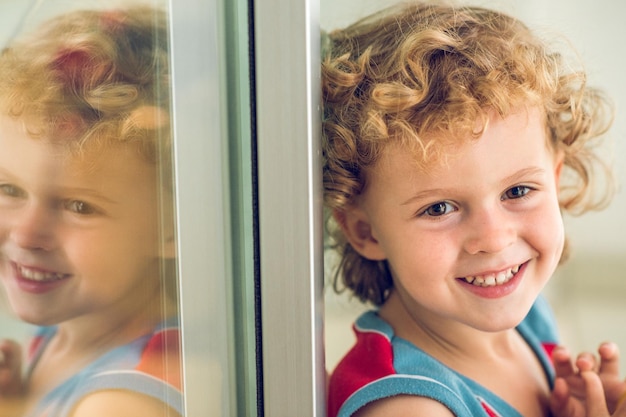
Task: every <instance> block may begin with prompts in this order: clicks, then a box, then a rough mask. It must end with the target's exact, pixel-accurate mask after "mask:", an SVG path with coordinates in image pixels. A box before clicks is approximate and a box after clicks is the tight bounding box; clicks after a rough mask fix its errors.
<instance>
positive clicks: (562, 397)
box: [550, 378, 571, 417]
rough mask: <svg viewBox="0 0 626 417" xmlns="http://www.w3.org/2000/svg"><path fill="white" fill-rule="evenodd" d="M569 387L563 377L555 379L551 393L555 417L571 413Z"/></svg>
mask: <svg viewBox="0 0 626 417" xmlns="http://www.w3.org/2000/svg"><path fill="white" fill-rule="evenodd" d="M568 399H569V388H568V386H567V382H566V381H565V379H563V378H556V379H555V380H554V388H553V389H552V394H551V395H550V410H552V415H553V416H554V417H559V416H568V415H571V413H569V410H568Z"/></svg>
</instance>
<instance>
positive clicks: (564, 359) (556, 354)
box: [552, 346, 576, 378]
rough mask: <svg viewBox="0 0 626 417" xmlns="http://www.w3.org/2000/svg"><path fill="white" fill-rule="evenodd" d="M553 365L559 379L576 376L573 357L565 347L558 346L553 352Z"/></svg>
mask: <svg viewBox="0 0 626 417" xmlns="http://www.w3.org/2000/svg"><path fill="white" fill-rule="evenodd" d="M552 363H553V364H554V371H555V372H556V376H557V377H563V378H567V377H568V376H572V375H575V374H576V370H575V369H574V365H573V362H572V355H571V354H570V353H569V351H568V350H567V348H565V347H564V346H558V347H556V348H555V349H554V351H553V352H552Z"/></svg>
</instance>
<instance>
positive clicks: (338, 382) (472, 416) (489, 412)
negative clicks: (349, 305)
mask: <svg viewBox="0 0 626 417" xmlns="http://www.w3.org/2000/svg"><path fill="white" fill-rule="evenodd" d="M517 330H518V332H519V333H520V335H521V336H522V337H523V338H524V340H525V341H526V343H528V345H529V346H530V347H531V349H532V350H533V352H534V353H535V355H536V356H537V358H538V359H539V361H540V362H541V364H542V366H543V368H544V371H545V373H546V376H547V377H548V379H549V381H550V384H552V382H553V380H554V370H553V367H552V362H551V359H550V358H551V353H552V350H553V349H554V347H555V346H556V344H557V340H558V339H557V332H556V324H555V321H554V318H553V315H552V311H551V310H550V307H549V306H548V304H547V302H546V301H545V299H544V298H541V297H540V298H539V299H538V300H537V301H536V302H535V304H534V305H533V307H532V309H531V310H530V312H529V313H528V315H527V316H526V318H525V319H524V320H523V321H522V323H521V324H520V325H519V326H518V327H517ZM354 331H355V333H356V338H357V341H356V344H355V345H354V347H353V348H352V349H351V350H350V351H349V352H348V353H347V355H346V356H345V357H344V358H343V359H342V360H341V361H340V363H339V365H338V366H337V368H336V369H335V370H334V371H333V373H332V375H331V379H330V384H329V393H328V417H349V416H352V415H353V414H354V413H355V412H356V411H357V410H359V409H360V408H361V407H363V406H365V405H367V404H369V403H371V402H373V401H376V400H380V399H383V398H387V397H391V396H394V395H401V394H405V395H416V396H421V397H428V398H432V399H434V400H436V401H439V402H440V403H442V404H443V405H445V406H446V407H448V409H450V410H451V411H452V412H453V413H454V414H455V415H456V416H458V417H476V416H489V417H495V416H501V417H504V416H506V417H513V416H516V417H522V416H521V414H520V413H519V412H518V411H517V410H515V409H514V408H513V407H512V406H511V405H509V404H508V403H506V402H505V401H504V400H502V399H501V398H499V397H498V396H497V395H495V394H494V393H492V392H491V391H489V390H487V389H486V388H484V387H483V386H481V385H480V384H478V383H476V382H475V381H473V380H471V379H469V378H467V377H465V376H464V375H462V374H460V373H458V372H456V371H454V370H453V369H451V368H449V367H447V366H445V365H444V364H442V363H441V362H439V361H438V360H436V359H435V358H433V357H432V356H430V355H428V354H426V353H425V352H424V351H422V350H421V349H419V348H418V347H416V346H415V345H413V344H412V343H410V342H408V341H406V340H404V339H402V338H400V337H398V336H395V335H394V333H393V329H392V328H391V326H389V324H388V323H387V322H385V321H384V320H383V319H381V318H380V317H379V316H378V314H377V313H376V312H375V311H369V312H366V313H364V314H363V315H361V316H360V317H359V318H358V319H357V321H356V323H355V325H354Z"/></svg>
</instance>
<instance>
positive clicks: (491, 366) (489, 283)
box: [322, 2, 610, 417]
mask: <svg viewBox="0 0 626 417" xmlns="http://www.w3.org/2000/svg"><path fill="white" fill-rule="evenodd" d="M327 45H328V51H327V53H326V54H325V56H324V58H323V66H322V82H323V101H324V120H323V134H324V138H323V151H324V157H325V164H324V186H325V201H326V205H327V207H328V209H329V210H330V211H331V212H332V217H333V218H332V219H331V223H330V226H331V227H332V226H335V227H334V228H332V229H331V233H332V238H333V239H334V241H335V243H336V249H337V250H338V253H339V255H340V259H341V260H340V264H339V270H338V274H337V279H338V280H340V281H339V282H336V283H335V284H336V286H337V287H342V286H343V287H345V288H347V289H349V290H350V291H351V292H352V293H353V294H354V295H355V296H356V297H358V298H359V299H360V300H362V301H364V302H370V303H373V304H374V305H376V306H378V308H377V309H376V310H374V311H370V312H367V313H365V314H363V315H362V316H361V317H360V318H359V319H358V320H357V322H356V323H355V332H356V335H357V342H356V344H355V346H354V347H353V348H352V349H351V350H350V351H349V352H348V354H347V355H346V356H345V358H344V359H343V360H342V361H341V362H340V363H339V365H338V366H337V368H336V369H335V370H334V372H333V374H332V376H331V380H330V387H329V405H328V408H329V416H330V417H335V416H341V417H347V416H357V415H358V416H359V417H365V416H367V417H370V416H389V415H402V416H424V415H428V416H452V415H455V416H468V417H470V416H472V417H475V416H480V415H485V416H507V417H508V416H526V417H529V416H548V415H550V409H549V408H550V391H551V388H552V385H553V381H554V376H555V374H554V369H553V366H552V363H551V357H550V355H551V352H552V350H553V349H554V348H555V346H556V345H557V343H558V339H557V333H556V327H555V323H554V319H553V317H552V315H551V312H550V309H549V307H548V305H547V304H546V301H545V300H544V299H543V298H542V297H541V291H542V289H543V288H544V286H545V284H546V283H547V282H548V280H549V279H550V277H551V276H552V274H553V273H554V271H555V269H556V268H557V266H558V265H559V263H560V262H561V261H562V259H564V249H565V247H566V239H565V233H564V228H563V221H562V217H561V211H562V210H571V211H574V212H581V211H586V210H590V209H593V208H598V207H600V206H602V205H603V204H604V203H605V202H606V200H607V199H608V191H607V193H606V194H605V193H603V190H591V187H590V186H589V178H590V177H591V176H592V175H593V168H592V167H593V166H594V164H595V163H596V162H599V161H598V160H597V159H596V158H595V156H594V155H593V154H592V153H591V152H590V151H589V150H588V147H587V145H588V144H589V142H590V141H592V140H593V139H595V138H597V137H599V136H601V135H602V134H603V133H604V132H605V131H606V129H607V128H608V125H609V119H610V117H608V116H610V106H609V105H608V104H607V102H606V101H605V100H604V99H603V97H602V95H601V94H600V93H598V92H597V91H595V90H593V89H590V88H588V87H586V86H585V77H584V73H582V72H576V71H572V70H570V69H569V68H570V67H569V66H568V64H566V63H564V62H563V59H562V56H561V55H559V54H558V53H556V52H553V51H551V50H550V49H549V48H548V45H546V44H544V43H543V42H542V41H540V40H539V39H538V38H536V37H535V36H534V35H533V34H532V33H531V32H530V31H529V30H528V29H527V28H526V27H525V26H524V25H523V24H522V23H520V22H519V21H517V20H515V19H513V18H511V17H509V16H507V15H504V14H501V13H499V12H495V11H490V10H486V9H483V8H477V7H476V8H474V7H452V6H446V5H442V4H441V3H437V4H428V3H420V2H409V3H407V4H404V5H402V6H396V7H393V8H390V9H388V10H385V11H382V12H380V13H378V14H375V15H373V16H370V17H368V18H365V19H363V20H362V21H359V22H357V23H355V24H354V25H352V26H349V27H347V28H346V29H344V30H338V31H334V32H331V33H330V34H329V39H328V41H327ZM598 166H599V167H603V165H602V164H601V163H600V164H599V165H598ZM607 190H608V189H607ZM592 191H593V193H595V192H598V193H597V194H595V195H592V194H593V193H592ZM595 197H599V199H595Z"/></svg>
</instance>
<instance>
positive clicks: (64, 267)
mask: <svg viewBox="0 0 626 417" xmlns="http://www.w3.org/2000/svg"><path fill="white" fill-rule="evenodd" d="M0 16H2V23H3V25H0V26H2V28H3V31H2V34H1V36H2V42H3V46H4V47H5V50H4V53H3V54H2V56H0V74H1V76H0V284H1V289H2V297H3V298H2V316H1V317H0V329H1V331H2V334H0V339H2V342H0V353H1V354H0V376H1V381H2V382H1V385H0V398H2V399H1V400H0V410H3V411H2V412H4V411H6V410H9V411H7V413H8V415H24V416H26V415H27V416H34V417H39V416H43V415H46V416H74V417H80V416H94V415H96V414H94V412H96V411H97V413H98V415H99V413H104V414H106V415H117V414H118V411H117V410H136V413H135V414H136V415H164V416H165V415H167V416H180V415H184V414H185V400H184V398H183V377H184V374H183V362H182V360H181V359H182V358H181V356H182V355H181V331H180V329H181V326H180V324H181V318H180V314H179V311H180V308H179V283H178V278H177V276H178V271H179V270H180V268H179V263H180V262H179V261H180V258H181V257H180V252H179V251H178V247H179V239H178V233H177V210H176V209H175V207H176V205H175V200H176V197H177V187H176V186H175V180H174V164H173V160H174V146H173V123H172V120H173V116H172V111H171V108H172V99H171V98H172V94H171V91H172V88H171V87H172V86H171V82H170V80H171V65H170V64H171V60H170V29H169V26H170V23H169V22H170V13H169V11H168V9H167V4H166V3H165V2H157V1H154V2H152V3H145V2H144V3H142V5H133V4H132V3H129V2H124V3H117V4H116V3H112V2H88V1H73V2H70V1H56V2H55V1H34V2H27V3H25V2H21V1H6V2H3V4H2V9H1V12H0ZM5 23H6V25H5ZM205 323H206V322H205ZM208 353H209V352H206V353H205V355H207V354H208ZM204 359H205V361H204V362H206V363H209V364H210V363H212V362H211V361H210V360H209V359H207V357H206V356H205V357H204ZM216 363H217V365H215V366H214V368H216V370H215V371H214V372H212V375H221V372H220V369H219V366H220V365H219V362H218V361H216ZM226 373H227V372H226ZM218 385H219V384H215V387H217V386H218ZM207 388H208V389H209V390H210V389H212V388H214V386H209V387H205V389H207ZM215 391H216V392H217V390H215ZM209 394H213V391H209ZM219 395H221V392H217V393H216V395H215V396H219ZM210 397H211V395H208V396H207V398H210ZM207 398H205V401H207ZM212 404H213V405H215V406H219V405H220V401H219V400H216V401H213V403H212ZM205 408H206V409H208V408H207V407H206V406H205ZM0 414H2V413H0ZM203 415H211V414H208V413H205V414H203ZM213 415H216V414H213Z"/></svg>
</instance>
